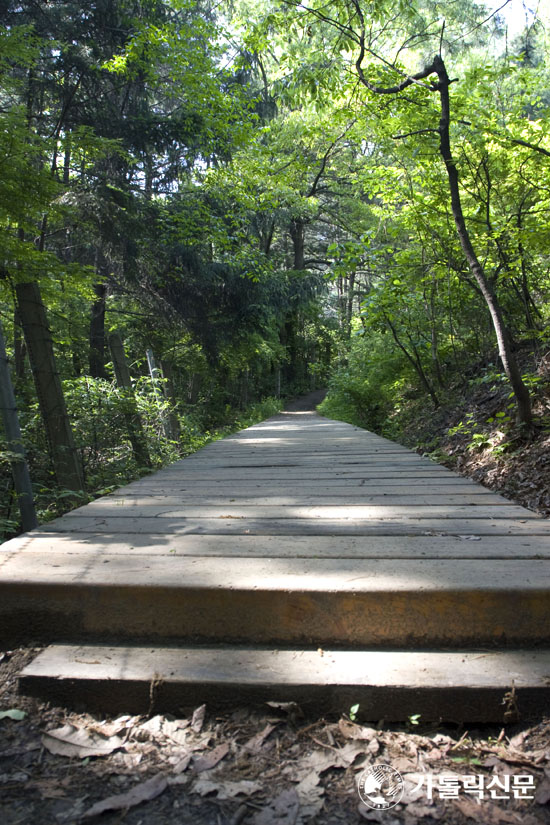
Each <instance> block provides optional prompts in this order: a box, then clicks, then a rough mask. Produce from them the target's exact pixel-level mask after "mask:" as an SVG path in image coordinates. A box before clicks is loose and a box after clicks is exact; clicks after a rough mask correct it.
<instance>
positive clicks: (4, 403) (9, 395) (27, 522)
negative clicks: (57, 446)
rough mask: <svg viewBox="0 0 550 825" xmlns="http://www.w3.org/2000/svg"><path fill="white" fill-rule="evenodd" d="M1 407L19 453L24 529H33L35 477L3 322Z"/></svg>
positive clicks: (11, 446) (9, 439) (14, 466)
mask: <svg viewBox="0 0 550 825" xmlns="http://www.w3.org/2000/svg"><path fill="white" fill-rule="evenodd" d="M0 407H1V411H2V422H3V424H4V432H5V434H6V444H7V448H8V450H9V451H10V452H11V453H13V454H14V456H18V458H15V457H14V458H13V459H10V463H11V471H12V474H13V483H14V486H15V492H16V495H17V503H18V505H19V512H20V513H21V526H22V528H23V531H24V532H27V530H32V529H33V528H34V527H37V526H38V519H37V518H36V511H35V509H34V500H33V494H32V484H31V477H30V474H29V467H28V465H27V460H26V458H25V450H24V449H23V441H22V438H21V428H20V426H19V417H18V415H17V406H16V403H15V394H14V392H13V385H12V382H11V375H10V368H9V363H8V356H7V354H6V344H5V342H4V332H3V330H2V325H1V324H0Z"/></svg>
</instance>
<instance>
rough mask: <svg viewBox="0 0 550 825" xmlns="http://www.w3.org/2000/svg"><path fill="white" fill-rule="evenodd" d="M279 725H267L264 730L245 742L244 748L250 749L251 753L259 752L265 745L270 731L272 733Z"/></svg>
mask: <svg viewBox="0 0 550 825" xmlns="http://www.w3.org/2000/svg"><path fill="white" fill-rule="evenodd" d="M276 727H277V725H276V724H275V725H271V724H270V725H266V726H265V728H264V729H263V730H261V731H260V732H259V733H257V734H256V735H255V736H253V737H252V738H251V739H249V740H248V742H245V744H244V745H243V748H245V750H247V751H250V752H251V753H259V752H260V751H261V749H262V747H263V744H264V742H265V740H266V739H267V737H268V736H269V734H270V733H272V732H273V731H274V730H275V728H276Z"/></svg>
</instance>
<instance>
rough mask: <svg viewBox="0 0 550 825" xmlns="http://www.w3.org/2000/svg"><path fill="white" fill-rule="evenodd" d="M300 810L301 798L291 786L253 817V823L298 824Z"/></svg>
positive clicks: (263, 824)
mask: <svg viewBox="0 0 550 825" xmlns="http://www.w3.org/2000/svg"><path fill="white" fill-rule="evenodd" d="M299 812H300V799H299V797H298V794H297V793H296V791H295V790H294V788H291V789H290V790H288V791H281V793H280V794H279V795H278V796H276V797H275V799H273V800H272V801H271V802H270V803H269V805H266V807H265V808H262V810H261V811H259V813H257V814H255V815H254V816H253V817H252V820H251V822H252V825H296V821H297V819H298V814H299Z"/></svg>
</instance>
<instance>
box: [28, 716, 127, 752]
mask: <svg viewBox="0 0 550 825" xmlns="http://www.w3.org/2000/svg"><path fill="white" fill-rule="evenodd" d="M42 744H43V745H44V747H45V748H46V749H47V750H48V751H49V752H50V753H54V754H56V755H58V756H72V757H77V758H79V759H85V758H86V757H87V756H107V755H108V754H110V753H112V752H113V751H116V750H117V749H118V748H122V747H123V746H124V741H123V740H122V739H120V738H119V737H118V736H102V735H101V734H100V733H98V732H97V731H94V730H92V731H88V730H86V729H85V728H77V727H75V726H74V725H71V724H69V723H67V724H66V725H63V727H62V728H56V729H55V730H49V731H46V732H45V733H43V734H42Z"/></svg>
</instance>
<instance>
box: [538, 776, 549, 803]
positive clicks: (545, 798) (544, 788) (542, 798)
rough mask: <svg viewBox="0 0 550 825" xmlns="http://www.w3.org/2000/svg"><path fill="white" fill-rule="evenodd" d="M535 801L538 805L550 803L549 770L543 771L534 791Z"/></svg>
mask: <svg viewBox="0 0 550 825" xmlns="http://www.w3.org/2000/svg"><path fill="white" fill-rule="evenodd" d="M535 800H536V802H538V803H539V805H546V803H547V802H549V801H550V770H549V769H548V768H547V769H546V770H545V771H544V776H543V778H542V780H541V781H540V782H539V784H538V786H537V790H536V791H535Z"/></svg>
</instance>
